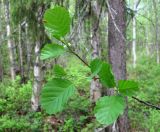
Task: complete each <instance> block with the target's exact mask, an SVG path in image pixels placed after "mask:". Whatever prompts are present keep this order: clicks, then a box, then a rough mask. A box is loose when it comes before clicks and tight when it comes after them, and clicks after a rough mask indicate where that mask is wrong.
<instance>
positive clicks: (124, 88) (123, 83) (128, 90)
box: [118, 80, 139, 96]
mask: <svg viewBox="0 0 160 132" xmlns="http://www.w3.org/2000/svg"><path fill="white" fill-rule="evenodd" d="M118 89H119V92H120V93H121V94H123V95H125V96H132V95H134V94H135V92H136V91H138V90H139V87H138V84H137V83H136V82H134V81H130V80H119V81H118Z"/></svg>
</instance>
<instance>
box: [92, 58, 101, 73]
mask: <svg viewBox="0 0 160 132" xmlns="http://www.w3.org/2000/svg"><path fill="white" fill-rule="evenodd" d="M102 64H103V61H101V60H100V59H94V60H93V61H91V64H90V68H91V72H92V76H95V75H97V74H98V73H99V72H100V70H101V68H102Z"/></svg>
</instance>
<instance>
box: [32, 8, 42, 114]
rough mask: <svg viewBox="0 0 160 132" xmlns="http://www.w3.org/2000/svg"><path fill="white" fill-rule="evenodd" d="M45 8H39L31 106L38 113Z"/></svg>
mask: <svg viewBox="0 0 160 132" xmlns="http://www.w3.org/2000/svg"><path fill="white" fill-rule="evenodd" d="M42 14H43V6H40V7H39V8H38V15H37V19H38V26H37V31H38V32H37V39H36V45H35V62H34V83H33V93H32V98H31V103H32V104H31V105H32V110H33V111H38V110H39V106H40V102H39V101H40V100H39V99H40V98H39V97H40V92H41V88H42V83H43V72H42V62H41V60H40V50H41V46H42V43H43V38H44V29H43V27H42V25H41V24H40V23H42Z"/></svg>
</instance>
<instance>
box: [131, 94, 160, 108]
mask: <svg viewBox="0 0 160 132" xmlns="http://www.w3.org/2000/svg"><path fill="white" fill-rule="evenodd" d="M132 98H133V99H135V100H136V101H138V102H139V103H141V104H144V105H146V106H148V107H151V108H153V109H156V110H160V107H158V106H156V105H153V104H151V103H149V102H146V101H143V100H140V99H138V98H136V97H134V96H132Z"/></svg>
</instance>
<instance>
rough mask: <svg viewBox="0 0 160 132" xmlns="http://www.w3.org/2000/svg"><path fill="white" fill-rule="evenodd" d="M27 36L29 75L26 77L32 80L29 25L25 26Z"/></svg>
mask: <svg viewBox="0 0 160 132" xmlns="http://www.w3.org/2000/svg"><path fill="white" fill-rule="evenodd" d="M25 35H26V38H27V39H26V47H27V75H26V77H27V78H28V79H29V78H30V66H31V44H30V36H29V34H28V23H27V22H26V24H25Z"/></svg>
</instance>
